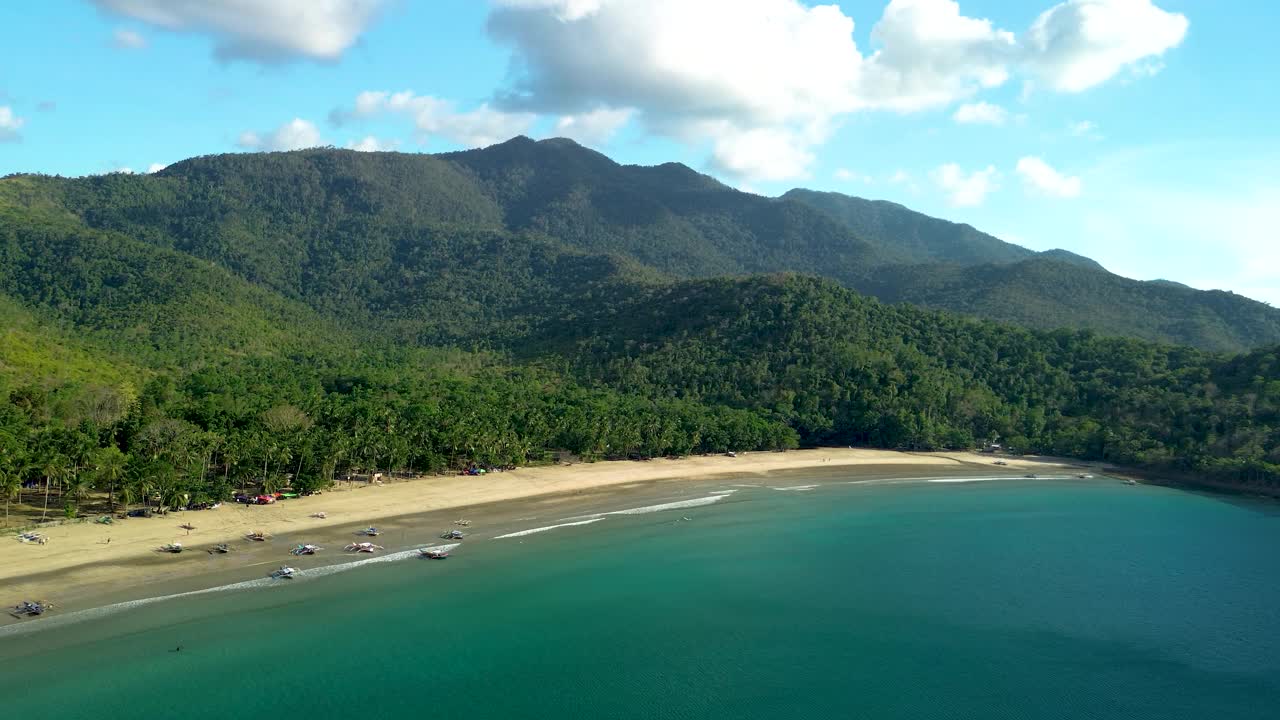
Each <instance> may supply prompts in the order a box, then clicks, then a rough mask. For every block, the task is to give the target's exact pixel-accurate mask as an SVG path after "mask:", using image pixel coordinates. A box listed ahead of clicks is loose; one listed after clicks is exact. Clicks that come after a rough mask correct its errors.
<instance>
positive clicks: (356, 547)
mask: <svg viewBox="0 0 1280 720" xmlns="http://www.w3.org/2000/svg"><path fill="white" fill-rule="evenodd" d="M382 549H383V547H382V546H381V545H374V544H373V543H371V542H360V543H351V544H350V545H348V546H347V547H346V551H347V552H362V553H371V552H373V551H374V550H382Z"/></svg>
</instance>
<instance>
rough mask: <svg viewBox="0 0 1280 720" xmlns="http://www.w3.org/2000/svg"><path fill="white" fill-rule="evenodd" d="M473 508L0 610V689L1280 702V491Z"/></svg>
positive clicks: (105, 700)
mask: <svg viewBox="0 0 1280 720" xmlns="http://www.w3.org/2000/svg"><path fill="white" fill-rule="evenodd" d="M792 484H795V483H792ZM681 516H688V517H689V518H690V520H689V521H688V522H683V521H681V522H677V520H679V518H680V517H681ZM534 524H535V525H536V524H537V523H534ZM544 524H545V523H544ZM479 535H481V533H477V537H473V538H472V539H469V540H468V541H466V542H465V543H464V546H463V547H462V548H459V549H458V551H456V552H455V554H454V557H452V558H451V559H450V560H448V561H446V562H429V561H422V560H413V559H410V560H405V561H402V562H396V563H386V564H382V565H378V566H371V567H367V568H361V569H359V570H355V571H351V572H346V573H341V574H337V575H333V576H330V577H325V578H318V579H315V580H302V581H298V582H296V583H294V584H292V585H283V584H282V585H279V586H274V587H271V588H269V589H263V590H252V591H239V592H230V593H221V594H216V595H207V596H199V597H191V598H181V599H178V600H173V601H167V602H163V603H158V604H155V605H151V606H148V607H145V608H138V609H135V610H131V611H126V612H121V613H115V614H109V615H104V616H103V617H100V618H96V619H93V620H91V621H88V622H87V623H85V624H81V625H77V626H73V627H57V628H53V629H48V630H43V631H40V632H34V633H29V634H22V635H17V636H3V635H0V662H3V663H4V667H5V668H6V672H4V673H0V697H2V698H3V705H2V706H0V707H3V708H4V716H5V717H13V718H95V719H97V720H106V719H108V718H133V717H153V718H173V717H183V718H223V717H260V718H272V719H273V720H284V719H289V718H309V719H310V718H321V717H324V718H327V717H360V718H409V717H413V718H420V717H442V718H445V717H449V718H462V717H466V718H534V717H557V718H777V717H780V716H788V717H796V718H1029V719H1039V718H1102V719H1109V718H1116V719H1121V718H1123V719H1124V720H1134V719H1142V718H1160V719H1162V720H1165V719H1176V718H1188V719H1190V718H1194V719H1196V720H1201V719H1204V718H1212V719H1213V720H1228V719H1230V718H1272V717H1277V716H1278V714H1280V553H1277V548H1280V512H1278V508H1277V506H1276V505H1274V504H1266V503H1252V502H1249V501H1243V500H1229V499H1224V498H1217V497H1211V496H1204V495H1197V494H1192V493H1186V492H1178V491H1174V490H1168V489H1162V488H1149V487H1127V486H1123V485H1120V484H1118V483H1111V482H1089V483H1071V482H1037V483H1022V482H985V483H963V484H960V483H957V484H936V483H919V484H900V485H890V486H871V485H841V484H830V485H827V484H824V485H822V486H820V487H817V488H815V489H813V490H812V491H808V492H803V491H801V492H778V491H775V490H771V489H769V488H743V489H741V490H740V491H739V492H737V493H735V494H733V495H731V496H727V497H726V498H725V499H724V500H722V501H719V502H717V503H715V504H713V505H707V506H704V507H694V508H687V509H682V510H673V511H668V512H656V513H652V514H640V515H620V516H609V517H608V518H607V519H606V520H605V521H602V522H598V523H594V524H590V525H584V526H577V527H566V528H559V529H556V530H553V531H550V532H547V533H542V534H537V535H530V536H527V537H521V538H512V539H508V540H489V539H484V538H482V537H479ZM179 644H181V645H182V647H183V650H182V651H181V652H179V653H174V652H169V650H171V649H172V648H174V647H175V646H176V645H179ZM17 667H26V668H28V669H29V671H28V672H17V671H15V669H16V668H17Z"/></svg>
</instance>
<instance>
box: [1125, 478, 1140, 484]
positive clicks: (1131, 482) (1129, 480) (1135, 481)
mask: <svg viewBox="0 0 1280 720" xmlns="http://www.w3.org/2000/svg"><path fill="white" fill-rule="evenodd" d="M1124 484H1125V485H1137V484H1138V481H1137V480H1134V479H1133V478H1129V479H1128V480H1125V481H1124Z"/></svg>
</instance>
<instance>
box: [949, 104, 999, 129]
mask: <svg viewBox="0 0 1280 720" xmlns="http://www.w3.org/2000/svg"><path fill="white" fill-rule="evenodd" d="M951 118H952V119H953V120H955V121H956V122H958V123H961V124H964V125H1004V124H1005V122H1007V121H1008V120H1009V111H1007V110H1005V109H1004V108H1002V107H1000V106H999V105H992V104H991V103H988V102H976V103H965V104H964V105H961V106H960V107H958V108H956V112H955V114H954V115H952V116H951Z"/></svg>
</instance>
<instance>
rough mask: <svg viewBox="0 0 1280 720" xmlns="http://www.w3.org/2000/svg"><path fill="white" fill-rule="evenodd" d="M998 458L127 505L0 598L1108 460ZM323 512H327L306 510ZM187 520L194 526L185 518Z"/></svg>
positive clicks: (777, 466) (551, 473)
mask: <svg viewBox="0 0 1280 720" xmlns="http://www.w3.org/2000/svg"><path fill="white" fill-rule="evenodd" d="M1002 459H1004V460H1005V461H1006V462H1007V463H1008V464H1007V465H1006V466H995V465H994V464H993V458H992V457H991V456H989V455H980V454H977V453H905V452H896V451H886V450H870V449H849V448H840V449H835V448H818V449H811V450H793V451H789V452H786V453H770V452H764V453H744V454H742V455H740V456H739V457H736V458H731V457H725V456H705V457H692V458H684V459H678V460H666V459H662V460H651V461H644V462H634V461H613V462H598V463H590V464H576V465H572V466H546V467H535V468H520V469H516V470H512V471H507V472H504V473H494V474H491V475H486V476H480V477H471V476H424V477H418V478H414V479H408V480H399V481H394V482H390V483H387V484H384V485H372V486H366V485H361V486H357V487H356V488H354V489H347V488H342V489H338V490H332V491H327V492H326V493H324V494H322V495H318V496H311V497H306V498H299V499H296V500H289V501H283V502H279V503H276V504H274V505H268V506H244V505H233V504H224V505H223V506H222V507H221V508H218V509H215V510H205V511H194V512H179V513H171V514H170V515H168V516H166V517H155V518H146V519H143V518H133V519H129V520H124V521H117V522H116V523H115V524H113V525H110V526H102V525H95V524H93V523H91V522H81V523H74V524H66V525H58V526H54V527H51V528H49V529H47V530H44V531H42V532H45V533H46V534H47V535H48V536H49V543H48V544H47V545H25V544H21V543H18V542H15V541H12V539H10V542H8V543H2V544H0V587H3V588H5V590H6V593H5V597H3V598H0V604H3V605H5V606H11V605H13V604H15V603H17V602H19V601H21V600H27V599H31V600H37V599H38V600H47V601H52V602H54V603H55V604H56V606H57V608H58V610H59V611H62V610H68V609H70V610H74V609H82V608H88V607H94V606H96V605H99V604H102V602H103V601H104V599H116V600H118V599H135V598H140V597H146V596H150V595H155V594H156V593H157V591H159V590H161V589H162V588H164V589H168V590H177V591H184V590H196V589H201V588H208V587H212V586H214V585H218V584H222V583H225V582H234V581H240V580H245V579H249V578H258V577H262V576H263V575H264V574H265V573H266V572H268V571H269V570H270V569H272V568H273V567H277V566H279V565H284V564H299V563H300V562H304V561H301V560H300V559H298V558H293V557H292V556H290V555H289V553H288V550H289V548H290V547H292V546H293V545H294V544H297V543H303V542H315V543H318V544H321V545H323V546H324V547H325V548H326V549H327V550H326V552H325V553H324V554H323V558H321V560H322V565H333V564H340V563H343V562H350V561H352V560H355V559H356V558H353V557H351V556H349V555H347V554H345V553H343V552H342V549H341V548H342V546H343V545H344V544H345V543H346V542H351V541H353V540H355V539H356V538H355V531H356V530H357V529H359V528H361V527H364V526H366V525H370V524H375V525H389V532H388V537H386V538H385V539H384V540H380V541H379V544H386V545H387V546H388V552H390V551H391V550H392V549H394V547H395V546H397V545H401V546H409V545H420V544H422V542H423V539H424V538H428V537H434V534H429V535H426V534H424V532H427V531H430V532H431V533H438V532H441V531H443V530H446V529H451V528H452V527H453V526H452V525H451V524H450V523H451V522H452V521H453V520H454V519H457V518H458V517H461V516H464V515H465V516H467V517H468V518H469V519H472V520H474V521H476V522H477V525H482V527H484V529H485V531H486V533H488V534H489V535H490V536H491V537H497V536H496V535H494V533H501V532H511V533H516V534H519V532H520V531H522V530H527V529H528V528H529V527H530V526H531V524H532V525H534V526H536V525H543V524H551V523H552V522H555V521H557V520H558V519H563V518H565V517H567V516H571V515H572V514H573V513H574V512H579V513H581V512H588V511H590V510H591V509H593V508H594V509H597V510H598V509H600V508H601V507H602V506H603V504H604V503H606V502H614V501H618V500H622V499H623V498H626V499H628V500H631V499H634V500H635V501H636V502H642V501H644V499H645V498H647V499H648V500H660V499H662V498H664V497H665V498H667V499H671V498H672V494H673V493H676V494H677V497H678V493H680V492H684V491H687V490H689V489H691V488H694V487H696V486H697V485H699V484H703V485H705V484H706V483H714V482H717V481H729V480H733V479H751V478H761V477H765V476H768V477H776V478H777V479H779V481H782V480H783V479H784V478H785V476H786V475H787V474H789V473H790V472H792V471H810V472H812V471H821V470H837V471H839V472H840V473H841V474H842V476H848V475H850V474H854V475H856V476H859V477H866V478H867V479H868V480H872V479H886V480H913V479H924V478H928V477H936V476H938V475H939V474H940V473H941V474H948V475H950V474H960V475H979V474H981V475H990V476H999V477H1009V478H1010V479H1013V478H1018V477H1022V476H1023V475H1025V474H1027V473H1028V472H1032V471H1038V472H1046V471H1049V472H1051V471H1055V470H1057V471H1059V472H1061V471H1064V470H1066V469H1068V468H1070V469H1071V470H1072V471H1073V472H1078V471H1080V470H1088V471H1090V472H1100V471H1101V470H1100V469H1099V468H1100V466H1097V465H1090V464H1085V463H1079V462H1076V461H1071V460H1064V459H1058V458H1036V457H1028V458H1002ZM321 511H323V512H325V513H326V514H327V516H328V517H327V518H326V519H319V518H314V517H311V516H312V514H313V513H317V512H321ZM544 513H547V514H545V515H544ZM547 518H549V519H550V520H548V521H547V522H543V520H544V519H547ZM185 523H190V524H191V525H193V526H194V527H195V529H194V530H191V531H189V532H188V531H186V530H183V529H181V528H180V527H179V526H181V525H183V524H185ZM521 523H523V524H521ZM256 530H262V531H264V532H267V533H269V534H270V535H271V536H272V537H273V540H272V541H271V542H266V543H250V542H248V541H246V540H244V536H245V534H246V533H249V532H252V531H256ZM108 538H109V542H108V540H107V539H108ZM171 542H181V543H182V544H183V545H184V547H185V548H186V551H184V552H183V553H182V554H180V555H170V554H164V553H159V552H157V548H158V547H160V546H161V545H164V544H166V543H171ZM223 542H226V543H229V544H231V545H232V548H233V551H232V552H231V553H230V554H227V555H218V556H213V555H209V554H207V553H206V548H208V547H210V546H212V545H214V544H216V543H223ZM436 542H442V541H436ZM319 557H320V556H317V558H319ZM367 557H368V556H362V558H367ZM310 564H311V565H313V566H314V562H312V563H310Z"/></svg>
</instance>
